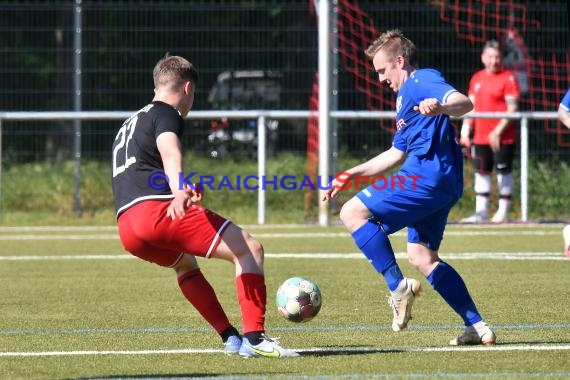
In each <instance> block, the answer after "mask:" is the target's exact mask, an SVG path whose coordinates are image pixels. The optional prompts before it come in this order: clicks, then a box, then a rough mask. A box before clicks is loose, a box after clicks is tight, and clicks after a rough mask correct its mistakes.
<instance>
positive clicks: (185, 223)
mask: <svg viewBox="0 0 570 380" xmlns="http://www.w3.org/2000/svg"><path fill="white" fill-rule="evenodd" d="M170 203H171V200H168V201H166V202H165V201H155V200H148V201H144V202H141V203H138V204H136V205H134V206H132V207H130V208H129V209H128V210H127V211H125V212H123V213H122V214H121V215H120V216H119V220H118V225H119V236H120V237H121V243H123V247H124V248H125V250H127V251H129V252H130V253H132V254H133V255H135V256H137V257H140V258H141V259H143V260H146V261H150V262H152V263H156V264H158V265H160V266H163V267H173V266H175V265H176V264H177V263H178V262H179V261H180V259H181V258H182V256H183V255H184V254H185V253H188V254H191V255H193V256H202V257H210V255H211V254H212V253H213V252H214V251H215V250H216V248H217V247H218V244H220V241H221V237H222V233H223V232H224V229H225V228H226V227H227V226H228V225H229V223H231V222H230V221H229V220H227V219H225V218H223V217H221V216H220V215H218V214H216V213H215V212H212V211H210V210H208V209H207V208H205V207H203V206H200V205H192V206H191V207H190V208H189V209H188V210H186V214H185V215H184V217H183V218H182V219H175V220H172V219H171V218H170V217H167V216H166V210H167V209H168V206H169V205H170Z"/></svg>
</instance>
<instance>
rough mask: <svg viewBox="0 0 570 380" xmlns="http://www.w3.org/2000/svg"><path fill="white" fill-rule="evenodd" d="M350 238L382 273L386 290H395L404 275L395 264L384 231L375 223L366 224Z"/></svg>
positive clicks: (392, 251) (392, 252)
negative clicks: (386, 286) (386, 285)
mask: <svg viewBox="0 0 570 380" xmlns="http://www.w3.org/2000/svg"><path fill="white" fill-rule="evenodd" d="M352 238H353V239H354V242H355V243H356V245H357V246H358V248H360V250H361V251H362V252H363V253H364V255H365V256H366V257H367V258H368V261H370V263H371V264H372V266H373V267H374V269H376V271H377V272H378V273H382V275H383V276H384V279H385V280H386V283H387V284H388V288H390V290H391V291H394V290H396V288H397V287H398V284H399V283H400V281H402V280H403V279H404V275H402V272H401V271H400V267H398V264H397V263H396V257H395V256H394V250H393V249H392V245H391V244H390V240H389V239H388V236H387V235H386V233H385V232H384V230H382V228H381V227H380V226H379V225H378V224H376V223H372V222H367V223H365V224H364V225H363V226H362V227H360V228H359V229H357V230H356V231H354V232H353V233H352Z"/></svg>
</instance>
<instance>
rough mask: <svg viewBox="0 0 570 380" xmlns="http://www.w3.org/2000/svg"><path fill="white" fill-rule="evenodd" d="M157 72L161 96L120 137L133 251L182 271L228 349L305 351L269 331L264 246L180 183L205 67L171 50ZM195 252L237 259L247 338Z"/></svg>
mask: <svg viewBox="0 0 570 380" xmlns="http://www.w3.org/2000/svg"><path fill="white" fill-rule="evenodd" d="M153 78H154V86H155V88H154V94H155V95H154V99H153V100H152V102H151V103H150V104H148V105H146V106H145V107H144V108H142V109H141V110H140V111H138V112H137V113H135V114H134V115H133V116H131V117H130V118H129V119H127V120H126V121H125V122H124V124H123V125H122V127H121V129H120V130H119V132H118V134H117V136H116V138H115V142H114V143H113V179H112V184H113V196H114V199H115V207H116V212H117V223H118V227H119V235H120V237H121V242H122V244H123V246H124V248H125V250H127V251H129V252H130V253H132V254H133V255H135V256H137V257H139V258H141V259H143V260H146V261H149V262H151V263H155V264H158V265H160V266H163V267H166V268H172V269H174V271H175V272H176V276H177V278H178V284H179V286H180V290H181V291H182V293H183V294H184V296H185V297H186V298H187V299H188V301H189V302H190V303H191V304H192V305H193V306H194V307H195V308H196V310H198V312H199V313H200V314H201V315H202V316H203V317H204V319H205V320H206V321H207V322H208V323H209V324H210V325H211V326H212V327H213V328H214V330H215V331H216V332H217V333H218V334H219V335H220V337H221V338H222V341H223V342H224V344H225V352H226V353H227V354H238V353H239V354H240V355H241V356H245V357H258V356H265V357H293V356H298V354H297V353H296V352H294V351H291V350H287V349H284V348H282V347H281V346H280V345H279V344H278V343H277V342H276V341H274V340H271V339H269V338H267V337H266V336H265V327H264V324H265V309H266V299H267V295H266V287H265V277H264V271H263V257H264V252H263V247H262V246H261V244H260V243H259V242H258V241H257V240H255V239H254V238H253V237H252V236H250V234H248V233H247V232H246V231H244V230H242V229H240V228H239V227H238V226H236V225H235V224H233V223H231V222H230V221H229V220H226V219H225V218H223V217H221V216H219V215H217V214H216V213H214V212H212V211H210V210H208V209H206V208H205V207H203V206H201V205H200V204H199V203H198V202H199V201H200V200H201V199H202V193H201V191H200V190H199V189H195V188H194V187H193V186H188V185H187V184H186V185H183V184H182V183H179V181H180V179H179V173H184V170H183V167H182V161H183V159H182V158H183V155H182V151H181V143H180V137H181V135H182V132H183V130H184V120H183V117H185V116H186V115H187V114H188V112H189V111H190V109H191V108H192V105H193V103H194V94H195V90H196V83H197V80H198V73H197V71H196V70H195V68H194V67H193V66H192V64H191V63H190V62H188V61H187V60H186V59H184V58H182V57H179V56H166V57H165V58H163V59H161V60H160V61H159V62H158V63H157V64H156V66H155V68H154V71H153ZM160 173H162V177H161V178H159V179H157V178H156V175H157V174H160ZM164 174H166V176H168V177H164ZM166 178H170V181H168V180H167V179H166ZM160 179H162V182H161V181H160ZM195 256H201V257H205V258H217V259H222V260H225V261H229V262H230V263H233V264H234V265H235V284H236V291H237V298H238V301H239V304H240V308H241V314H242V324H243V332H244V334H243V337H242V336H241V335H240V333H239V332H238V330H237V329H236V328H235V327H233V326H232V325H231V323H230V322H229V320H228V317H227V316H226V313H225V312H224V310H223V309H222V306H221V305H220V303H219V301H218V299H217V297H216V294H215V292H214V289H213V288H212V286H211V285H210V283H209V282H208V281H207V280H206V278H205V277H204V275H203V274H202V272H201V270H200V267H199V266H198V263H197V261H196V258H195Z"/></svg>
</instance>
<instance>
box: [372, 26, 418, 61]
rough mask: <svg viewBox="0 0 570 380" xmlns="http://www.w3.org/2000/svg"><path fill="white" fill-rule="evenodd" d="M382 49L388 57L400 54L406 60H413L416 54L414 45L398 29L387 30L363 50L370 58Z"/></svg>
mask: <svg viewBox="0 0 570 380" xmlns="http://www.w3.org/2000/svg"><path fill="white" fill-rule="evenodd" d="M380 50H383V51H384V52H385V53H386V55H387V56H388V57H389V58H396V57H397V56H399V55H401V56H402V57H404V58H405V59H407V60H408V62H413V60H414V59H415V55H416V45H414V43H413V42H412V41H410V40H409V39H407V38H406V37H405V36H404V34H403V33H402V31H400V30H399V29H392V30H388V31H386V32H384V33H382V35H380V37H378V39H376V41H374V42H372V44H371V45H370V46H368V48H367V49H366V50H365V51H364V54H366V56H367V57H368V58H370V59H372V58H374V56H375V55H376V53H378V51H380Z"/></svg>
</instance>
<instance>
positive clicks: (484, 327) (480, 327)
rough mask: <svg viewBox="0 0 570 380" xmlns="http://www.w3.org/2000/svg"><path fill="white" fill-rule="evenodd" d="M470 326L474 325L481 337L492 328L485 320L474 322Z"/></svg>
mask: <svg viewBox="0 0 570 380" xmlns="http://www.w3.org/2000/svg"><path fill="white" fill-rule="evenodd" d="M470 327H472V328H473V329H474V330H475V331H476V332H477V335H479V336H481V337H482V336H483V335H485V334H486V333H487V332H489V330H490V328H489V326H487V324H486V323H485V321H479V322H477V323H474V324H473V325H472V326H470Z"/></svg>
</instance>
